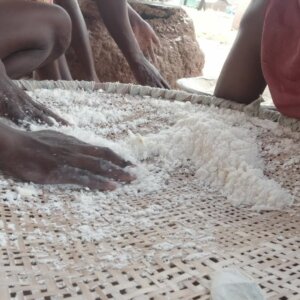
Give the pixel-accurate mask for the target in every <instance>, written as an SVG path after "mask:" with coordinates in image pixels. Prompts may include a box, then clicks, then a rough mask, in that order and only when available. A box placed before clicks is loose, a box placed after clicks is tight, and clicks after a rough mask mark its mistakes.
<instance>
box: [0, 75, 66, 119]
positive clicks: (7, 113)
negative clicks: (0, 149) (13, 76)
mask: <svg viewBox="0 0 300 300" xmlns="http://www.w3.org/2000/svg"><path fill="white" fill-rule="evenodd" d="M0 116H2V117H5V118H8V119H10V120H12V121H13V122H15V123H16V124H19V123H20V122H21V121H23V120H25V119H31V120H35V121H37V122H39V123H46V124H48V125H53V121H52V120H51V119H50V118H53V119H55V120H56V121H57V122H59V123H61V124H63V125H67V124H68V122H67V121H65V120H64V119H62V118H60V117H59V116H58V115H56V114H55V113H54V112H52V111H51V110H50V109H48V108H47V107H45V106H44V105H42V104H40V103H36V102H34V101H33V100H32V99H31V98H30V97H29V96H28V95H27V94H26V93H25V91H23V90H22V89H19V88H18V87H17V86H16V85H15V84H14V83H13V82H12V81H11V80H10V79H9V78H7V77H2V76H1V78H0Z"/></svg>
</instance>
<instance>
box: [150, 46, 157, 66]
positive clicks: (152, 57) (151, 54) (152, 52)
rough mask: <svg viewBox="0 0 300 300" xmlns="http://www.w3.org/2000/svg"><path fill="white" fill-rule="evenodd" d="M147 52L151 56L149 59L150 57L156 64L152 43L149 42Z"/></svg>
mask: <svg viewBox="0 0 300 300" xmlns="http://www.w3.org/2000/svg"><path fill="white" fill-rule="evenodd" d="M149 54H150V57H151V59H152V62H153V63H154V64H156V55H155V53H154V49H153V45H152V43H151V44H150V47H149Z"/></svg>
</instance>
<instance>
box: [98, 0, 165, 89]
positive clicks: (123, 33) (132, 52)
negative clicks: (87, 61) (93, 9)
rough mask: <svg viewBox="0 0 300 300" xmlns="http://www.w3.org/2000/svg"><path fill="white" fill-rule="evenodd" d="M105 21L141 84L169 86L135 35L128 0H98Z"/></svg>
mask: <svg viewBox="0 0 300 300" xmlns="http://www.w3.org/2000/svg"><path fill="white" fill-rule="evenodd" d="M96 3H97V5H98V8H99V11H100V14H101V16H102V18H103V21H104V23H105V25H106V27H107V29H108V31H109V32H110V34H111V36H112V37H113V39H114V40H115V42H116V43H117V45H118V46H119V48H120V49H121V51H122V53H123V54H124V56H125V58H126V60H127V61H128V63H129V66H130V67H131V70H132V72H133V74H134V76H135V78H136V79H137V81H138V82H139V83H140V84H143V85H149V86H154V87H161V88H169V85H168V84H167V82H166V81H165V80H164V79H163V78H162V76H161V75H160V74H159V71H158V70H157V69H156V68H155V67H154V66H153V65H152V64H151V63H150V62H149V61H148V60H147V59H146V58H145V56H144V54H143V52H142V50H141V49H140V47H139V44H138V42H137V40H136V38H135V36H134V33H133V31H132V28H131V24H130V21H129V16H128V7H127V2H126V0H113V1H112V0H96Z"/></svg>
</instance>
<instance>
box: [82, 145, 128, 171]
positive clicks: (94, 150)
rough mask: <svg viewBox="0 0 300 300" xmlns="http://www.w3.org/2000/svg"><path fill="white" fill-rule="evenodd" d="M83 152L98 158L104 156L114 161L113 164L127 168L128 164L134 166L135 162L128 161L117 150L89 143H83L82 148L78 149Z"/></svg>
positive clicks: (105, 158) (103, 157)
mask: <svg viewBox="0 0 300 300" xmlns="http://www.w3.org/2000/svg"><path fill="white" fill-rule="evenodd" d="M78 150H79V151H80V152H81V153H82V154H85V155H89V156H94V157H97V158H102V159H104V160H107V161H109V162H112V163H113V164H115V165H117V166H119V167H121V168H125V167H128V166H133V164H132V163H131V162H130V161H127V160H125V159H123V158H122V157H120V156H119V155H117V154H116V153H115V152H113V151H112V150H110V149H109V148H106V147H96V146H90V145H88V144H85V143H84V144H82V145H81V147H80V149H78Z"/></svg>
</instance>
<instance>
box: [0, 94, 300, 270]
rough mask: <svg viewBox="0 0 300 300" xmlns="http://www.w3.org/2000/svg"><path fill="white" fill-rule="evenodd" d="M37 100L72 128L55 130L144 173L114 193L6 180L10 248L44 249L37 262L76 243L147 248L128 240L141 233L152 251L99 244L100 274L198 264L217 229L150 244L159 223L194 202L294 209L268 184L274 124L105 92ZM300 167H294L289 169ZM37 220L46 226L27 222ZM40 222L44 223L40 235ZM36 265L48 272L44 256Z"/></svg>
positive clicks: (163, 236) (56, 262)
mask: <svg viewBox="0 0 300 300" xmlns="http://www.w3.org/2000/svg"><path fill="white" fill-rule="evenodd" d="M31 95H32V96H33V97H34V98H36V99H39V100H40V101H41V102H43V103H47V104H48V105H49V106H50V107H51V108H53V109H54V110H56V111H57V113H60V114H61V115H62V116H63V117H65V118H66V119H68V120H69V121H71V122H72V124H73V125H72V126H70V127H59V126H54V128H53V129H54V130H59V131H61V132H63V133H65V134H69V135H73V136H75V137H77V138H79V139H82V140H84V141H86V142H89V143H92V144H95V145H100V146H106V147H110V148H111V149H113V150H114V151H115V152H117V153H118V154H120V155H122V156H123V157H124V158H125V159H127V160H131V161H132V162H133V163H135V164H136V165H137V168H136V169H135V170H133V172H135V173H136V174H137V180H136V181H135V182H133V183H132V184H130V185H126V186H120V188H118V189H117V190H116V191H114V192H111V193H102V192H99V191H89V190H86V189H82V188H81V189H78V188H74V187H70V186H38V185H33V184H22V183H15V182H12V181H11V180H8V179H5V178H4V177H2V178H1V181H0V187H1V189H2V191H3V192H2V196H1V199H2V200H3V201H5V202H4V203H5V204H7V205H8V206H9V207H10V208H11V209H12V210H13V211H14V212H15V211H16V212H17V214H18V217H19V219H18V220H19V222H20V224H19V226H17V227H16V228H17V229H16V230H13V229H12V228H11V230H12V234H11V235H10V236H9V241H10V243H11V244H16V245H17V242H18V237H19V236H20V235H22V234H26V237H27V240H28V241H39V240H41V239H42V240H43V241H44V242H45V244H44V245H42V246H41V245H39V246H38V248H35V247H32V248H31V251H32V252H33V253H35V252H38V253H47V251H52V250H49V249H51V248H50V247H51V245H53V247H59V248H60V249H61V248H63V247H65V245H69V246H70V247H72V244H73V243H76V244H77V243H78V241H80V242H82V243H83V244H84V243H94V242H103V241H110V242H111V243H115V244H116V245H119V244H118V243H121V241H120V235H121V234H122V235H123V238H124V235H125V236H126V238H128V239H129V240H131V239H132V245H136V244H138V245H140V244H139V243H140V241H139V240H138V237H135V236H132V235H131V231H132V228H134V229H135V230H136V231H141V232H143V234H144V233H145V232H146V233H148V232H149V236H150V237H149V240H151V242H152V245H151V246H149V247H147V248H143V247H142V246H140V247H138V246H130V247H129V246H126V247H122V245H121V244H120V245H119V246H116V247H114V248H113V250H112V249H110V248H109V246H108V242H107V243H106V242H105V243H104V244H102V243H99V244H98V245H97V248H96V249H97V250H96V251H97V255H98V258H97V259H99V261H97V268H99V269H101V268H102V267H109V266H113V267H123V266H124V265H126V264H128V263H130V262H132V261H136V260H139V259H146V260H149V261H151V260H153V259H155V258H157V257H159V258H160V259H163V260H164V261H166V260H170V259H171V258H172V257H173V258H174V257H178V255H180V256H181V257H182V258H183V259H186V260H187V261H191V260H194V259H197V258H199V257H202V256H205V255H207V251H206V249H204V248H205V247H206V245H207V244H209V243H213V241H214V237H213V232H212V231H211V230H210V227H211V226H210V224H205V228H204V229H201V231H199V230H194V228H193V225H192V221H193V220H188V222H187V221H186V220H182V221H181V222H178V221H177V220H176V222H175V221H174V226H176V227H174V228H176V230H175V232H176V234H174V233H170V232H169V231H168V230H167V229H165V228H163V229H160V232H161V233H160V238H158V237H157V236H153V238H151V230H153V228H156V226H158V225H157V223H156V218H160V219H164V218H166V220H167V221H168V222H171V221H170V220H169V219H168V216H170V217H171V216H172V213H173V212H174V211H177V210H178V211H180V210H182V209H184V210H188V209H191V210H193V202H195V201H207V199H212V201H215V200H216V199H217V200H218V201H226V199H227V201H229V202H230V203H232V204H233V205H240V206H246V207H248V208H253V209H257V210H261V209H279V208H280V209H281V208H285V207H287V206H289V205H291V204H292V202H293V196H292V195H290V194H289V193H288V192H287V191H286V190H285V189H284V188H282V187H281V186H280V184H279V183H278V182H275V181H274V180H273V179H272V178H268V177H266V176H265V175H264V169H265V162H264V160H263V159H262V157H261V155H260V147H259V143H258V141H257V136H258V134H259V133H260V132H265V131H266V132H267V131H268V130H269V129H270V127H272V126H273V127H272V128H274V130H276V127H275V126H274V125H272V124H271V123H270V122H267V121H259V123H260V127H259V128H258V127H257V126H255V125H253V122H254V121H253V120H248V119H247V117H246V116H245V115H244V114H242V113H239V112H232V111H229V110H219V109H216V108H208V107H203V106H195V105H192V104H190V103H178V102H176V103H171V102H167V101H161V100H156V99H151V98H144V99H143V98H140V97H133V96H120V95H110V94H105V93H101V92H94V93H87V92H83V91H82V92H75V91H64V90H54V91H48V90H36V91H35V92H34V93H31ZM264 126H265V128H266V129H264ZM31 128H32V130H41V129H45V128H47V127H46V126H40V125H32V126H31ZM47 129H48V128H47ZM291 143H292V140H291ZM294 147H296V148H297V145H294ZM296 148H295V149H296ZM274 151H275V150H274ZM296 159H298V158H297V157H290V162H289V164H293V162H294V161H296ZM179 177H180V180H179V179H178V178H179ZM174 182H175V183H176V184H174ZM9 187H13V188H12V189H9ZM195 190H196V191H197V192H195ZM161 195H163V196H161ZM223 196H225V197H223ZM129 200H130V201H129ZM141 202H142V203H141ZM32 212H33V213H32ZM193 213H194V218H195V219H197V220H198V219H199V218H202V215H201V214H202V213H201V211H193ZM31 214H34V215H40V216H41V217H40V218H39V219H38V220H36V218H34V219H30V217H29V216H30V215H31ZM34 222H38V225H39V226H38V228H39V229H38V230H37V229H36V226H35V224H34ZM190 222H191V223H190ZM1 241H2V242H3V241H5V238H4V236H3V237H2V236H0V244H1ZM3 243H4V242H3ZM58 245H59V246H58ZM141 245H143V244H142V243H141ZM173 251H174V253H173ZM100 258H101V259H100ZM37 259H38V260H39V261H41V262H44V261H47V262H49V263H50V260H49V258H48V257H47V255H46V256H45V255H44V254H43V255H42V256H41V257H39V258H37ZM87 261H89V259H88V260H87ZM77 263H78V264H80V262H77ZM82 263H83V266H82V267H83V268H85V267H86V268H88V267H91V268H92V267H93V268H94V265H91V266H85V265H84V264H85V260H84V259H83V260H82ZM51 264H52V265H53V266H54V267H55V268H56V269H60V268H63V267H64V266H63V265H61V264H60V259H59V257H54V258H51ZM91 264H92V263H91ZM93 264H94V263H93Z"/></svg>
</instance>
